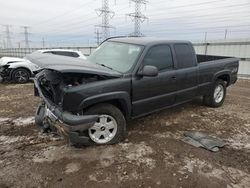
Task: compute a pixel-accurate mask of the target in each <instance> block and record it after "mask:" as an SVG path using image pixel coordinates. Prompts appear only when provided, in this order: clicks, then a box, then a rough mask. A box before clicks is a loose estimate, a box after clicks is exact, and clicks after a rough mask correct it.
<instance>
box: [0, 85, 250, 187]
mask: <svg viewBox="0 0 250 188" xmlns="http://www.w3.org/2000/svg"><path fill="white" fill-rule="evenodd" d="M38 102H39V99H38V98H36V97H34V96H33V85H32V84H26V85H13V84H10V85H7V84H1V85H0V187H1V188H2V187H60V188H61V187H110V188H112V187H133V188H134V187H178V188H180V187H192V188H195V187H213V188H215V187H220V188H221V187H227V188H230V187H235V188H238V187H246V188H248V187H250V81H247V80H239V81H238V82H237V84H236V85H234V86H232V87H230V88H229V89H228V94H227V98H226V100H225V103H224V105H223V106H222V107H220V108H217V109H214V108H208V107H205V106H202V104H201V101H200V100H199V99H197V100H194V101H192V102H191V103H188V104H185V105H181V106H178V107H175V108H172V109H168V110H164V111H162V112H159V113H155V114H152V115H149V116H147V117H144V118H141V119H138V120H134V121H131V122H129V125H128V138H127V139H126V140H125V141H124V142H123V143H120V144H116V145H112V146H99V147H82V148H75V147H73V146H70V145H69V144H68V143H66V141H64V140H63V139H61V138H56V137H53V136H52V135H46V134H42V133H41V132H40V130H39V129H38V128H37V127H36V126H35V125H34V118H33V114H34V111H35V108H36V106H37V103H38ZM188 130H197V131H204V132H207V133H209V134H210V135H214V136H217V137H219V138H222V139H223V140H224V141H225V142H226V143H227V145H226V146H225V147H224V148H222V149H220V151H219V152H217V153H213V152H210V151H207V150H205V149H201V148H195V147H192V146H190V145H187V144H186V143H183V142H182V141H181V140H180V139H181V138H182V137H183V133H184V132H185V131H188Z"/></svg>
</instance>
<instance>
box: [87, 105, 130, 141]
mask: <svg viewBox="0 0 250 188" xmlns="http://www.w3.org/2000/svg"><path fill="white" fill-rule="evenodd" d="M84 114H86V115H96V114H98V115H100V118H99V119H98V120H97V122H96V123H95V125H94V126H93V127H91V128H90V129H89V130H88V131H87V135H88V136H89V138H90V145H106V144H115V143H118V142H121V141H122V140H123V139H124V138H125V135H126V120H125V117H124V115H123V114H122V112H121V111H120V110H119V109H118V108H117V107H116V106H114V105H112V104H108V103H102V104H98V105H95V106H93V107H90V108H89V109H88V110H87V111H86V112H85V113H84ZM104 119H107V121H106V124H105V123H103V122H104ZM101 121H103V122H101ZM112 124H114V128H113V130H112V126H110V125H112ZM115 124H116V125H115ZM105 135H109V136H105ZM98 136H99V138H98ZM106 138H107V139H106Z"/></svg>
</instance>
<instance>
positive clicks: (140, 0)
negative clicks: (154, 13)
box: [128, 0, 148, 36]
mask: <svg viewBox="0 0 250 188" xmlns="http://www.w3.org/2000/svg"><path fill="white" fill-rule="evenodd" d="M130 1H132V2H134V4H135V12H134V13H130V14H128V16H129V17H130V18H131V20H132V21H133V22H134V32H133V33H131V35H133V36H142V35H143V34H142V33H141V23H143V22H144V21H145V20H146V19H148V17H146V16H145V15H143V14H142V12H141V5H143V4H144V5H145V6H146V3H147V1H146V0H130Z"/></svg>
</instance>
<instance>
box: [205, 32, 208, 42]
mask: <svg viewBox="0 0 250 188" xmlns="http://www.w3.org/2000/svg"><path fill="white" fill-rule="evenodd" d="M204 42H207V32H205V40H204Z"/></svg>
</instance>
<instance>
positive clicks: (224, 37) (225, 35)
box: [224, 29, 227, 40]
mask: <svg viewBox="0 0 250 188" xmlns="http://www.w3.org/2000/svg"><path fill="white" fill-rule="evenodd" d="M224 39H225V40H226V39H227V29H226V30H225V37H224Z"/></svg>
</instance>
